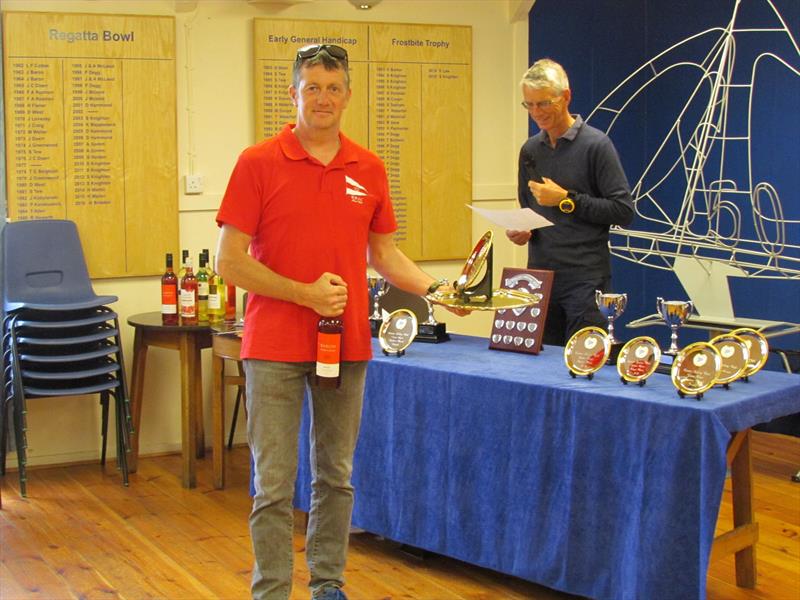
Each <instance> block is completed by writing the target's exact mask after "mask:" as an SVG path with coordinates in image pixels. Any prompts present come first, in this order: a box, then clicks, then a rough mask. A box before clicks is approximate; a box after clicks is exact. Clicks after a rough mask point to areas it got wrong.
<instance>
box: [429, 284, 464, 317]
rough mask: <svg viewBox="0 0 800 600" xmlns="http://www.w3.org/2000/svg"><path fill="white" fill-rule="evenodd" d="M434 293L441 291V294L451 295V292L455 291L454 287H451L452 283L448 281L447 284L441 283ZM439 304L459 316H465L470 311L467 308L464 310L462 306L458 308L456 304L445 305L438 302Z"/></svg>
mask: <svg viewBox="0 0 800 600" xmlns="http://www.w3.org/2000/svg"><path fill="white" fill-rule="evenodd" d="M436 293H437V294H439V293H441V294H445V295H451V294H455V293H456V288H454V287H453V284H452V283H448V284H447V285H443V286H442V287H440V288H439V289H438V290H436ZM439 306H442V307H444V308H445V309H447V310H448V311H450V312H451V313H453V314H454V315H457V316H459V317H465V316H467V315H468V314H469V313H470V312H471V311H469V310H465V309H463V308H459V307H458V306H445V305H444V304H440V305H439Z"/></svg>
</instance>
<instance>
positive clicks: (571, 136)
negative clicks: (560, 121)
mask: <svg viewBox="0 0 800 600" xmlns="http://www.w3.org/2000/svg"><path fill="white" fill-rule="evenodd" d="M572 117H573V118H574V119H575V121H574V122H573V123H572V125H571V126H570V128H569V129H567V130H566V131H565V132H564V133H562V134H561V135H560V136H558V139H559V140H560V139H565V140H567V141H570V142H572V141H574V140H575V138H576V137H578V133H580V130H581V127H583V118H582V117H581V116H580V115H572ZM537 136H538V137H539V141H540V142H541V143H542V144H547V145H548V146H549V145H550V138H548V137H547V132H546V131H540V132H539V133H538V134H537Z"/></svg>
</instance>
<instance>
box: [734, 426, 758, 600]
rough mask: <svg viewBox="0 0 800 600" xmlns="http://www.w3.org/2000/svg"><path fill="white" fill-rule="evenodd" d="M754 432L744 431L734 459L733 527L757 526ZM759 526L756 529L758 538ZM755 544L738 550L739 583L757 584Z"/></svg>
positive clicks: (741, 584)
mask: <svg viewBox="0 0 800 600" xmlns="http://www.w3.org/2000/svg"><path fill="white" fill-rule="evenodd" d="M751 438H752V434H751V431H750V430H749V429H748V430H747V431H746V432H744V439H742V442H741V446H740V447H739V451H738V452H737V453H736V455H735V456H734V458H733V461H732V462H731V492H732V494H733V527H734V529H736V528H739V527H747V526H754V527H756V528H757V527H758V525H757V524H756V522H755V514H754V511H753V465H752V459H751V455H750V440H751ZM757 534H758V529H756V537H757ZM756 579H757V572H756V545H755V540H753V543H752V544H751V545H749V546H746V547H745V548H743V549H741V550H739V551H738V552H737V553H736V585H738V586H740V587H747V588H754V587H756Z"/></svg>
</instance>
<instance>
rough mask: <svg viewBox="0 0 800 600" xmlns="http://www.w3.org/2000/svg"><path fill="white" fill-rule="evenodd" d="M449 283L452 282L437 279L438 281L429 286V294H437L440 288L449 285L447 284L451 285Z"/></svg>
mask: <svg viewBox="0 0 800 600" xmlns="http://www.w3.org/2000/svg"><path fill="white" fill-rule="evenodd" d="M449 283H450V282H449V281H447V279H437V280H436V281H434V282H433V283H432V284H430V285H429V286H428V293H429V294H433V293H435V292H436V290H438V289H439V288H440V287H442V286H443V285H447V284H449Z"/></svg>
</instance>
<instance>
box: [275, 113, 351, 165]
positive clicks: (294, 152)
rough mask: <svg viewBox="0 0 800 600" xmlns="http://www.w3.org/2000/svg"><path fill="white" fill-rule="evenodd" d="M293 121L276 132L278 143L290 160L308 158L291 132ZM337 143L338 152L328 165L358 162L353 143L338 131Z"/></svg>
mask: <svg viewBox="0 0 800 600" xmlns="http://www.w3.org/2000/svg"><path fill="white" fill-rule="evenodd" d="M294 127H295V125H294V123H287V124H286V125H284V127H283V129H281V131H280V133H278V143H279V144H280V145H281V150H283V154H284V155H285V156H286V158H288V159H290V160H304V159H307V158H310V156H309V155H308V152H306V149H305V148H303V145H302V144H301V143H300V140H298V139H297V136H296V135H294V133H292V130H293V129H294ZM339 143H340V144H341V146H340V148H339V152H338V153H337V154H336V157H335V158H334V159H333V160H332V161H331V163H330V164H329V165H328V166H336V165H344V164H347V163H352V162H358V152H356V148H355V144H354V143H353V142H352V141H350V139H349V138H348V137H347V136H345V135H344V134H343V133H342V132H339Z"/></svg>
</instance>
